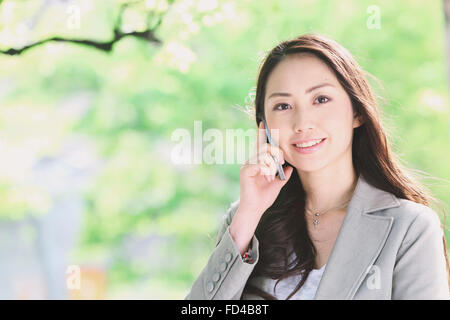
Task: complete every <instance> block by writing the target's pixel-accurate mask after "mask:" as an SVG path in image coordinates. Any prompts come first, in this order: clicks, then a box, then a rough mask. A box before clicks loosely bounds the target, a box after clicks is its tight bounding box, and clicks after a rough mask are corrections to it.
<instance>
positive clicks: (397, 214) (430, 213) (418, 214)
mask: <svg viewBox="0 0 450 320" xmlns="http://www.w3.org/2000/svg"><path fill="white" fill-rule="evenodd" d="M397 200H398V202H399V206H397V207H393V208H389V209H387V210H384V212H383V213H382V215H385V216H391V217H393V218H394V223H395V224H397V225H399V224H401V225H403V226H406V227H409V226H411V225H412V224H415V225H421V226H423V227H425V228H428V227H430V228H440V226H441V219H440V216H439V214H438V213H437V212H436V211H435V210H433V209H432V208H431V207H429V206H426V205H424V204H421V203H417V202H414V201H412V200H408V199H402V198H397Z"/></svg>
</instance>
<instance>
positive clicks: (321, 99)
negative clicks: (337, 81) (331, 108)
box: [316, 96, 330, 104]
mask: <svg viewBox="0 0 450 320" xmlns="http://www.w3.org/2000/svg"><path fill="white" fill-rule="evenodd" d="M323 99H327V100H326V101H324V102H319V104H323V103H326V102H328V101H329V100H330V99H329V98H328V97H325V96H319V97H317V99H316V100H320V101H323Z"/></svg>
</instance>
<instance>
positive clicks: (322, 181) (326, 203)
mask: <svg viewBox="0 0 450 320" xmlns="http://www.w3.org/2000/svg"><path fill="white" fill-rule="evenodd" d="M298 174H299V178H300V180H301V183H302V186H303V189H304V190H305V192H306V207H307V208H310V209H313V210H316V211H319V212H321V211H325V210H328V209H331V208H334V207H337V206H340V205H342V204H343V203H344V202H346V201H347V200H350V199H351V197H352V195H353V192H354V190H355V187H356V183H357V181H358V177H357V176H356V172H355V170H354V168H353V164H352V162H351V158H350V161H347V162H343V163H340V164H339V163H335V165H334V166H328V167H325V168H322V169H320V170H317V171H309V172H304V171H303V172H302V171H298ZM347 205H348V203H347ZM343 208H345V207H342V208H340V209H343Z"/></svg>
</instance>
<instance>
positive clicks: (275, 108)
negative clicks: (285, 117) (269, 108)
mask: <svg viewBox="0 0 450 320" xmlns="http://www.w3.org/2000/svg"><path fill="white" fill-rule="evenodd" d="M279 106H288V104H286V103H279V104H277V105H276V106H275V107H273V109H274V110H279V111H282V110H286V109H279V108H278V107H279Z"/></svg>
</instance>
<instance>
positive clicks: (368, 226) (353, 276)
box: [315, 175, 400, 300]
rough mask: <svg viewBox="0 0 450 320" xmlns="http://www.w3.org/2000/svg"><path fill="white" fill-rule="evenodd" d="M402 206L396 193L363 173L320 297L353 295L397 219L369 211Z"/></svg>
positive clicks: (328, 265)
mask: <svg viewBox="0 0 450 320" xmlns="http://www.w3.org/2000/svg"><path fill="white" fill-rule="evenodd" d="M399 205H400V202H399V201H398V200H397V198H396V197H395V196H394V195H392V194H391V193H389V192H385V191H383V190H381V189H378V188H375V187H374V186H372V185H370V184H369V183H368V182H367V181H366V180H365V179H364V178H363V177H362V175H360V176H359V178H358V182H357V185H356V187H355V191H354V193H353V197H352V199H351V200H350V203H349V206H348V208H347V213H346V215H345V218H344V220H343V222H342V225H341V229H340V230H339V234H338V236H337V239H336V242H335V244H334V247H333V250H332V251H331V254H330V257H329V258H328V262H327V265H326V266H325V270H324V272H323V275H322V279H321V281H320V283H319V287H318V288H317V291H316V296H315V299H316V300H319V299H336V300H345V299H352V298H353V296H354V295H355V293H356V290H357V289H358V288H359V286H360V285H361V283H362V281H363V280H364V277H365V275H366V274H367V272H368V271H369V269H370V267H371V266H372V264H373V263H374V261H375V260H376V258H377V257H378V255H379V254H380V252H381V249H382V248H383V246H384V243H385V242H386V239H387V237H388V235H389V232H390V230H391V227H392V223H393V221H394V218H393V217H383V216H377V215H372V214H369V213H373V212H375V211H379V210H382V209H387V208H393V207H398V206H399Z"/></svg>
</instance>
